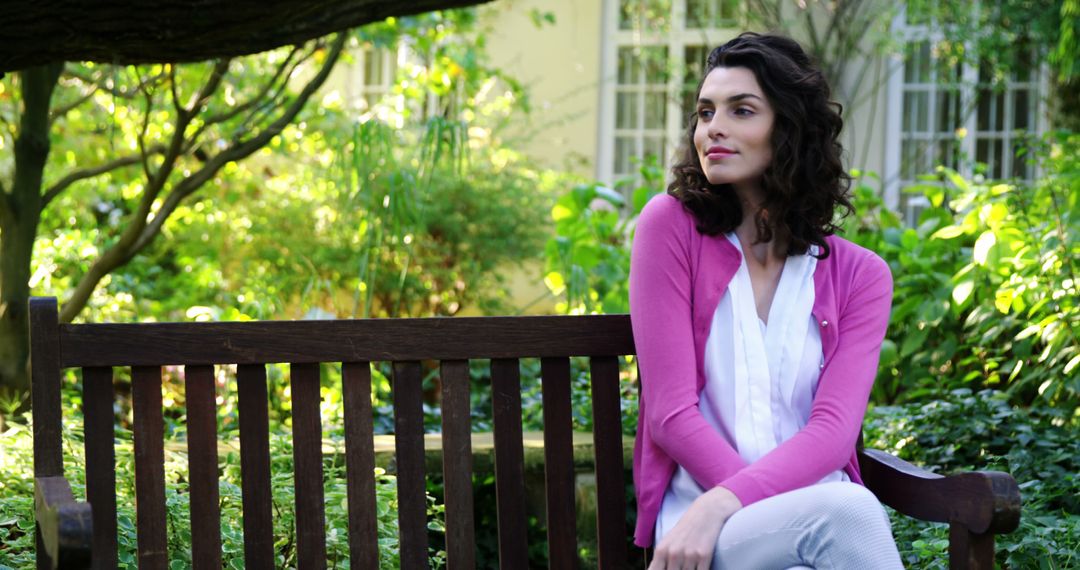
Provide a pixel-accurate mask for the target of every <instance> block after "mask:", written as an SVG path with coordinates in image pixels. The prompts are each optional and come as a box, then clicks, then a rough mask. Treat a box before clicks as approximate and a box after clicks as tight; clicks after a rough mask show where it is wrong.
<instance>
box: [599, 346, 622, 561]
mask: <svg viewBox="0 0 1080 570" xmlns="http://www.w3.org/2000/svg"><path fill="white" fill-rule="evenodd" d="M590 369H591V376H592V402H593V404H592V406H593V445H594V447H595V449H596V462H595V464H596V540H597V557H598V559H599V560H598V562H599V565H600V567H601V568H625V567H626V536H627V535H626V488H625V482H624V481H623V456H622V412H621V410H620V406H619V400H620V398H619V362H618V359H617V358H615V357H612V356H598V357H593V358H592V361H591V367H590Z"/></svg>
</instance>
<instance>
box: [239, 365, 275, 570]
mask: <svg viewBox="0 0 1080 570" xmlns="http://www.w3.org/2000/svg"><path fill="white" fill-rule="evenodd" d="M236 384H237V392H238V394H237V397H238V400H239V401H238V405H237V408H238V411H239V413H240V479H241V482H242V489H241V498H242V501H243V510H244V565H245V567H248V568H273V567H274V523H273V518H272V505H271V498H270V426H269V417H268V412H267V408H266V407H267V395H266V366H265V365H262V364H241V365H240V366H238V367H237V369H236Z"/></svg>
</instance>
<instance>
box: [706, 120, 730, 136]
mask: <svg viewBox="0 0 1080 570" xmlns="http://www.w3.org/2000/svg"><path fill="white" fill-rule="evenodd" d="M705 132H707V133H708V134H709V138H723V137H726V136H727V125H725V124H724V122H723V120H722V119H721V118H720V117H719V116H714V117H713V118H712V120H711V121H709V125H708V128H707V129H706V131H705Z"/></svg>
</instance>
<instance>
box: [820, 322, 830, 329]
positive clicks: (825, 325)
mask: <svg viewBox="0 0 1080 570" xmlns="http://www.w3.org/2000/svg"><path fill="white" fill-rule="evenodd" d="M821 326H822V328H824V327H827V326H829V321H821Z"/></svg>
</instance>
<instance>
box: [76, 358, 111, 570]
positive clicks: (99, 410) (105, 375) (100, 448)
mask: <svg viewBox="0 0 1080 570" xmlns="http://www.w3.org/2000/svg"><path fill="white" fill-rule="evenodd" d="M114 398H115V393H114V390H113V371H112V368H86V369H83V418H84V419H83V421H84V422H85V423H84V424H83V429H84V430H85V434H84V435H85V437H84V438H83V440H84V448H85V450H86V500H87V502H89V503H90V506H91V509H92V511H91V514H92V517H93V521H94V542H93V552H94V555H93V559H92V564H93V568H95V569H105V568H116V560H117V558H116V557H117V553H116V536H117V534H116V530H117V529H116V527H117V524H116V449H115V447H114V441H115V438H116V432H115V428H114V427H113V426H114V420H115V418H114V416H113V400H114Z"/></svg>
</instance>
